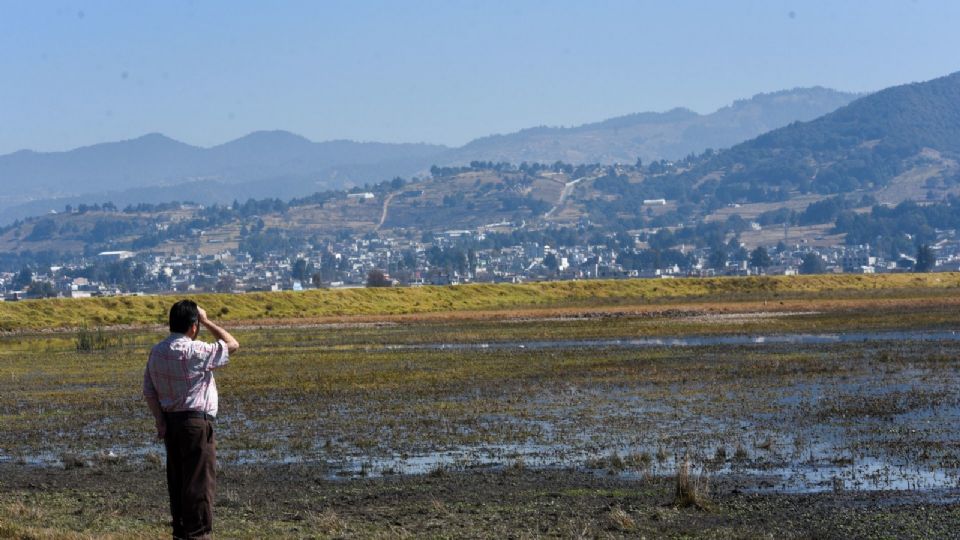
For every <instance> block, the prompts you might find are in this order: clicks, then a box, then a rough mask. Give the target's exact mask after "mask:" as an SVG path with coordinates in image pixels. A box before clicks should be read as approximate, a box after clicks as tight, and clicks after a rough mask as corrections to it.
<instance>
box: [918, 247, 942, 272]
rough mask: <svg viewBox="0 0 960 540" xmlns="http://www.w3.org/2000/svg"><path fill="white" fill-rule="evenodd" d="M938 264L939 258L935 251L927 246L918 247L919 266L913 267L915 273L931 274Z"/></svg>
mask: <svg viewBox="0 0 960 540" xmlns="http://www.w3.org/2000/svg"><path fill="white" fill-rule="evenodd" d="M936 264H937V258H936V256H935V255H934V254H933V250H932V249H930V246H928V245H926V244H920V246H919V247H917V264H915V265H914V266H913V271H914V272H929V271H931V270H933V267H934V266H936Z"/></svg>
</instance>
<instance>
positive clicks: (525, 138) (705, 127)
mask: <svg viewBox="0 0 960 540" xmlns="http://www.w3.org/2000/svg"><path fill="white" fill-rule="evenodd" d="M858 97H861V96H860V95H858V94H851V93H846V92H838V91H836V90H829V89H826V88H821V87H815V88H795V89H793V90H785V91H782V92H774V93H769V94H757V95H755V96H753V97H752V98H750V99H744V100H738V101H736V102H734V103H733V104H732V105H730V106H728V107H724V108H722V109H719V110H717V111H716V112H713V113H710V114H706V115H701V114H697V113H695V112H693V111H690V110H688V109H682V108H678V109H673V110H671V111H667V112H664V113H638V114H630V115H627V116H621V117H617V118H611V119H609V120H604V121H603V122H597V123H592V124H585V125H582V126H578V127H571V128H557V127H537V128H531V129H524V130H522V131H518V132H516V133H511V134H508V135H493V136H490V137H484V138H481V139H477V140H475V141H473V142H470V143H468V144H467V145H465V146H463V147H461V148H458V149H455V150H451V151H450V152H448V153H447V154H446V155H445V156H444V159H445V163H444V164H463V163H467V162H469V161H471V160H482V161H506V162H509V163H521V162H523V161H526V162H530V163H533V162H540V163H552V162H554V161H557V160H560V161H564V162H567V163H604V164H610V163H617V162H619V163H633V162H635V161H636V160H637V158H641V159H642V160H643V161H651V160H655V159H667V160H677V159H680V158H683V157H685V156H687V155H688V154H690V153H695V154H699V153H700V152H702V151H704V150H705V149H707V148H714V149H720V148H729V147H730V146H732V145H734V144H737V143H739V142H742V141H744V140H747V139H750V138H752V137H756V136H757V135H760V134H761V133H765V132H767V131H770V130H772V129H775V128H779V127H783V126H785V125H787V124H789V123H791V122H795V121H804V120H811V119H813V118H816V117H818V116H821V115H823V114H826V113H828V112H831V111H833V110H836V109H837V108H838V107H841V106H843V105H846V104H848V103H850V102H851V101H853V100H854V99H857V98H858Z"/></svg>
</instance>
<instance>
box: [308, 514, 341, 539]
mask: <svg viewBox="0 0 960 540" xmlns="http://www.w3.org/2000/svg"><path fill="white" fill-rule="evenodd" d="M307 521H308V522H309V523H310V526H311V527H313V528H315V529H316V530H317V531H318V532H320V533H322V534H328V535H331V536H335V535H340V534H343V533H344V531H346V529H347V523H346V522H345V521H344V520H343V518H341V517H340V516H338V515H337V513H336V512H334V511H333V510H332V509H330V508H327V509H326V510H324V511H323V512H320V513H319V514H311V515H310V517H309V518H308V520H307Z"/></svg>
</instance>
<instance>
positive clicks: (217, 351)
mask: <svg viewBox="0 0 960 540" xmlns="http://www.w3.org/2000/svg"><path fill="white" fill-rule="evenodd" d="M197 353H198V354H199V356H200V365H201V366H202V369H203V371H212V370H214V369H217V368H218V367H223V366H225V365H227V364H228V363H229V362H230V351H229V350H228V349H227V344H226V343H225V342H224V341H223V340H222V339H220V340H217V342H216V343H202V342H201V344H200V347H199V348H198V349H197Z"/></svg>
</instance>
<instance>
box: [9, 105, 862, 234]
mask: <svg viewBox="0 0 960 540" xmlns="http://www.w3.org/2000/svg"><path fill="white" fill-rule="evenodd" d="M857 97H859V96H858V95H857V94H850V93H845V92H838V91H834V90H828V89H825V88H819V87H816V88H799V89H794V90H787V91H781V92H775V93H770V94H758V95H756V96H754V97H752V98H750V99H744V100H739V101H737V102H735V103H733V104H732V105H730V106H728V107H724V108H722V109H720V110H718V111H715V112H713V113H711V114H706V115H701V114H697V113H695V112H693V111H690V110H688V109H679V108H678V109H674V110H671V111H668V112H664V113H638V114H631V115H626V116H621V117H617V118H612V119H609V120H605V121H602V122H597V123H591V124H585V125H582V126H578V127H571V128H562V127H538V128H531V129H525V130H521V131H519V132H516V133H512V134H508V135H494V136H490V137H483V138H480V139H477V140H475V141H472V142H470V143H468V144H466V145H464V146H462V147H459V148H449V147H446V146H442V145H431V144H422V143H420V144H387V143H371V142H354V141H345V140H341V141H328V142H312V141H310V140H308V139H306V138H304V137H301V136H299V135H296V134H293V133H289V132H285V131H260V132H255V133H251V134H249V135H246V136H244V137H241V138H239V139H236V140H234V141H230V142H228V143H225V144H221V145H218V146H214V147H211V148H200V147H196V146H191V145H188V144H185V143H182V142H179V141H176V140H173V139H171V138H169V137H166V136H164V135H162V134H158V133H153V134H148V135H144V136H142V137H139V138H136V139H132V140H128V141H120V142H111V143H102V144H96V145H92V146H87V147H83V148H78V149H75V150H70V151H66V152H34V151H30V150H22V151H19V152H14V153H12V154H7V155H3V156H0V185H3V186H4V188H5V189H4V190H3V193H0V224H3V223H9V222H11V221H13V220H15V219H18V218H22V217H26V216H30V215H37V214H42V213H46V212H48V211H50V210H53V209H61V208H63V207H64V206H65V205H67V204H72V205H74V206H76V205H78V204H81V203H88V204H89V203H97V202H104V201H107V200H110V201H113V202H114V203H116V204H118V205H121V206H122V205H127V204H136V203H139V202H144V201H150V202H157V201H165V200H192V201H195V202H200V203H212V202H229V201H231V200H233V199H240V200H244V199H246V198H264V197H277V198H281V199H286V198H291V197H297V196H303V195H307V194H310V193H314V192H317V191H323V190H326V189H338V188H343V187H349V186H353V185H362V184H365V183H374V182H378V181H381V180H385V179H389V178H392V177H395V176H402V177H410V176H413V175H418V174H425V173H426V171H427V170H428V169H429V168H430V166H432V165H441V166H446V165H458V164H466V163H469V162H471V161H476V160H487V161H510V162H515V163H519V162H522V161H528V162H542V163H552V162H555V161H565V162H568V163H615V162H627V163H632V162H634V161H636V160H637V158H640V159H642V160H644V161H650V160H657V159H668V160H672V159H678V158H680V157H683V156H685V155H688V154H690V153H699V152H702V151H703V150H705V149H706V148H725V147H728V146H731V145H733V144H736V143H738V142H741V141H744V140H746V139H749V138H751V137H754V136H756V135H759V134H761V133H764V132H766V131H769V130H770V129H774V128H777V127H781V126H784V125H787V124H789V123H790V122H795V121H804V120H809V119H812V118H816V117H818V116H820V115H822V114H825V113H827V112H830V111H832V110H834V109H836V108H837V107H840V106H842V105H845V104H847V103H849V102H851V101H853V100H854V99H856V98H857Z"/></svg>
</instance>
